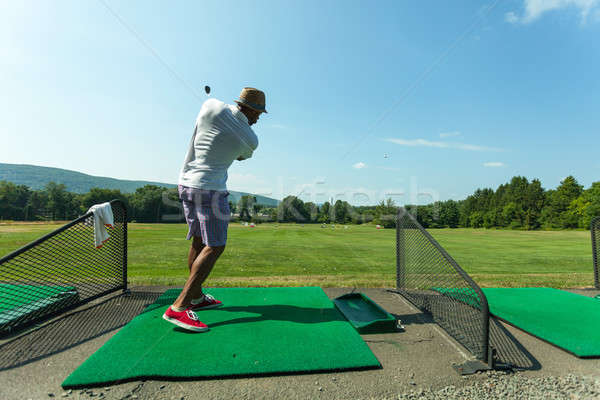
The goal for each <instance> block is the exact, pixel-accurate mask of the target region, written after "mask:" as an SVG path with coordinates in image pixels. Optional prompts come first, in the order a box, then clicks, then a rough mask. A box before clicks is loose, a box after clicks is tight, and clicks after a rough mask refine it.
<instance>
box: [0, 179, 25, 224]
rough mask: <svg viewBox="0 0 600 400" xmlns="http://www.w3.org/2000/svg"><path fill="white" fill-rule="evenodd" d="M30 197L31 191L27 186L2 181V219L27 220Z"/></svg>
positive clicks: (0, 195)
mask: <svg viewBox="0 0 600 400" xmlns="http://www.w3.org/2000/svg"><path fill="white" fill-rule="evenodd" d="M30 196H31V191H30V190H29V188H28V187H27V186H25V185H15V184H14V183H12V182H7V181H0V219H12V220H17V221H23V220H27V219H28V218H29V215H28V213H29V209H28V208H27V203H28V202H29V198H30Z"/></svg>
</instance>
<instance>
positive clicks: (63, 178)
mask: <svg viewBox="0 0 600 400" xmlns="http://www.w3.org/2000/svg"><path fill="white" fill-rule="evenodd" d="M3 180H4V181H9V182H13V183H15V184H17V185H27V186H29V187H30V188H31V189H33V190H40V189H43V188H44V186H46V184H47V183H48V182H56V183H62V184H64V185H65V186H66V187H67V190H68V191H69V192H74V193H86V192H88V191H89V190H90V189H91V188H94V187H97V188H102V189H116V190H120V191H121V192H123V193H133V192H135V190H136V189H137V188H140V187H142V186H145V185H156V186H163V187H166V188H173V187H176V186H177V185H175V184H172V183H161V182H150V181H129V180H125V179H115V178H107V177H104V176H92V175H88V174H84V173H81V172H77V171H71V170H68V169H61V168H50V167H40V166H37V165H26V164H3V163H0V181H3ZM229 193H231V194H230V196H229V198H230V201H232V202H234V203H235V202H237V201H239V199H240V197H242V196H244V195H247V194H251V193H246V192H236V191H234V190H230V191H229ZM254 196H256V202H257V203H258V204H264V205H266V206H272V207H275V206H277V204H278V203H279V201H278V200H275V199H272V198H270V197H264V196H259V195H254Z"/></svg>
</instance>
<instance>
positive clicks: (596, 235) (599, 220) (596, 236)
mask: <svg viewBox="0 0 600 400" xmlns="http://www.w3.org/2000/svg"><path fill="white" fill-rule="evenodd" d="M590 231H591V232H592V254H593V255H594V286H596V289H600V282H599V277H598V268H599V267H600V265H598V264H599V263H600V254H598V253H599V252H600V217H596V218H594V219H593V220H592V225H591V227H590Z"/></svg>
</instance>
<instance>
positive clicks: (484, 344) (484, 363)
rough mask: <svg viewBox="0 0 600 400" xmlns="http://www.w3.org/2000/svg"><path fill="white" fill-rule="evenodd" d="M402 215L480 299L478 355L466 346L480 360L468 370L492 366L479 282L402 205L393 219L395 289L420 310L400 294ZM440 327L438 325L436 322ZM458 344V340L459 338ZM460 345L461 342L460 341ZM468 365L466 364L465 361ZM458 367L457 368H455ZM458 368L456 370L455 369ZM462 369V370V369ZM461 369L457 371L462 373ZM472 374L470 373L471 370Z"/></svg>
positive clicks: (403, 239) (403, 273)
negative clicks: (394, 220)
mask: <svg viewBox="0 0 600 400" xmlns="http://www.w3.org/2000/svg"><path fill="white" fill-rule="evenodd" d="M403 218H408V219H409V220H410V223H411V224H412V225H413V226H414V227H415V228H416V229H418V231H419V232H420V233H421V234H422V235H423V236H424V237H425V238H426V240H427V241H428V242H429V244H430V245H432V246H433V247H434V248H435V249H436V250H437V252H438V254H439V255H441V256H442V257H443V259H444V260H445V261H446V262H447V263H448V264H449V265H451V266H452V268H453V269H454V271H455V272H456V273H457V274H458V275H459V276H460V277H461V278H462V279H463V280H464V281H465V282H466V283H467V284H468V285H469V286H470V288H471V289H472V290H473V291H474V292H475V293H476V294H477V296H478V298H479V300H480V306H481V309H480V311H481V318H480V321H479V328H480V332H481V335H480V338H479V339H480V344H481V346H480V348H481V350H480V351H479V354H475V353H473V351H472V349H468V350H469V351H470V352H471V353H473V354H474V355H475V356H476V358H477V359H478V360H479V361H480V363H477V366H476V367H473V364H471V365H470V367H469V369H470V370H472V371H478V370H486V369H493V368H495V357H494V349H493V348H492V347H491V346H490V311H489V305H488V302H487V298H486V296H485V294H484V293H483V291H482V290H481V288H480V287H479V285H477V283H475V281H473V279H472V278H471V277H470V276H469V275H468V274H467V273H466V272H465V271H464V270H463V269H462V268H461V267H460V266H459V265H458V263H457V262H456V261H455V260H454V259H453V258H452V257H451V256H450V255H449V254H448V253H447V252H446V250H444V248H443V247H442V246H440V244H439V243H438V242H437V241H436V240H435V239H434V238H433V237H432V236H431V235H430V234H429V232H427V230H425V229H424V228H423V227H422V226H421V225H420V224H419V223H418V222H417V219H416V218H415V217H414V216H412V215H411V214H410V212H408V210H406V209H405V208H404V207H400V208H399V210H398V214H397V219H396V241H397V242H396V285H397V290H396V292H397V293H399V294H400V295H402V296H403V297H404V298H406V299H407V300H408V301H409V302H411V303H412V304H414V305H415V306H416V307H417V308H419V309H421V310H423V311H425V312H428V311H427V310H424V309H423V308H422V307H420V306H419V305H418V304H415V303H414V302H413V301H412V300H411V298H409V297H407V296H406V295H405V294H404V293H406V289H407V284H406V280H407V271H406V268H407V250H408V249H407V248H406V232H405V229H404V228H403V226H402V224H401V221H402V219H403ZM440 326H441V325H440ZM441 327H442V328H443V329H444V330H445V331H446V332H447V333H448V334H449V335H450V336H452V337H454V338H455V339H456V337H455V336H454V335H453V334H452V332H449V331H448V330H447V329H446V328H445V327H444V326H441ZM459 343H460V341H459ZM463 345H464V344H463ZM467 364H468V363H467ZM459 369H461V367H459ZM457 370H458V369H457ZM463 372H464V371H463ZM463 372H461V373H463ZM471 373H473V372H471Z"/></svg>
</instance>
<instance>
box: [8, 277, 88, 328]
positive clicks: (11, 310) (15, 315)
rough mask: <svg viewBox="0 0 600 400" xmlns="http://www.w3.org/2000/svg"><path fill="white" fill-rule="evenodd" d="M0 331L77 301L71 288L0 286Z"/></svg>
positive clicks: (75, 292)
mask: <svg viewBox="0 0 600 400" xmlns="http://www.w3.org/2000/svg"><path fill="white" fill-rule="evenodd" d="M0 299H1V300H2V301H0V330H2V328H3V327H5V326H7V325H8V324H9V323H11V322H13V321H15V320H17V319H20V318H23V317H25V316H28V315H29V316H31V314H37V315H41V314H43V313H44V312H45V311H48V310H50V309H58V308H60V307H62V306H64V305H66V304H71V303H72V302H75V301H77V300H78V299H79V295H78V294H77V290H76V289H75V288H74V287H72V286H34V285H11V284H0Z"/></svg>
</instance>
